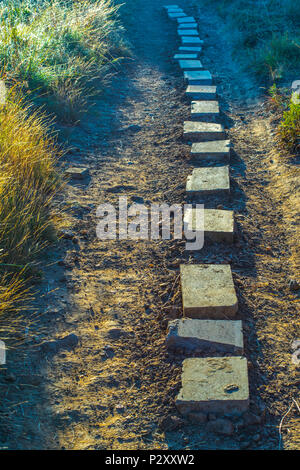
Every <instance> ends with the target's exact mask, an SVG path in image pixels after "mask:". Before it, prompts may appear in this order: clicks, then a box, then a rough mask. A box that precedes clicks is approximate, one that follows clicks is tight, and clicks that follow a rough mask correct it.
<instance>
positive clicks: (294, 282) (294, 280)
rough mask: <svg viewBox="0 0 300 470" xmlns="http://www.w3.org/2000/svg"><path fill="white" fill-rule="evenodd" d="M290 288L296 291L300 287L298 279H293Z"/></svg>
mask: <svg viewBox="0 0 300 470" xmlns="http://www.w3.org/2000/svg"><path fill="white" fill-rule="evenodd" d="M289 288H290V291H291V292H296V291H297V290H299V289H300V284H299V282H298V281H296V279H291V280H290V282H289Z"/></svg>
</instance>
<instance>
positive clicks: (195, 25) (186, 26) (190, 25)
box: [178, 23, 198, 30]
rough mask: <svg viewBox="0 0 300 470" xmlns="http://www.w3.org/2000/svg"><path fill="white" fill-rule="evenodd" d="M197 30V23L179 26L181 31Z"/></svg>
mask: <svg viewBox="0 0 300 470" xmlns="http://www.w3.org/2000/svg"><path fill="white" fill-rule="evenodd" d="M197 28H198V25H197V23H180V24H179V25H178V29H179V30H181V29H197Z"/></svg>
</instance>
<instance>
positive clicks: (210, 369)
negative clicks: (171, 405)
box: [176, 356, 249, 415]
mask: <svg viewBox="0 0 300 470" xmlns="http://www.w3.org/2000/svg"><path fill="white" fill-rule="evenodd" d="M181 383H182V388H181V390H180V392H179V394H178V395H177V398H176V407H177V409H178V410H179V411H180V413H182V414H184V415H185V414H188V413H190V412H191V411H204V412H205V413H224V414H227V413H242V412H244V411H246V410H247V408H248V406H249V384H248V372H247V360H246V358H244V357H240V356H237V357H206V358H190V359H185V360H184V361H183V367H182V378H181Z"/></svg>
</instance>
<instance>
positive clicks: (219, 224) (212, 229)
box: [184, 209, 234, 243]
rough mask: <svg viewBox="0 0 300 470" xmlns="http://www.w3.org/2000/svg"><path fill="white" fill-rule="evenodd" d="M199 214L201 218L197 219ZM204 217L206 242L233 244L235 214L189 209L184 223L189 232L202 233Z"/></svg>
mask: <svg viewBox="0 0 300 470" xmlns="http://www.w3.org/2000/svg"><path fill="white" fill-rule="evenodd" d="M197 212H199V218H197V217H196V215H197ZM203 217H204V240H205V239H209V240H211V241H213V242H226V243H233V235H234V213H233V211H228V210H220V209H188V210H187V211H186V213H185V215H184V222H185V224H187V228H188V230H189V231H194V232H195V231H196V230H198V231H201V230H202V227H203V222H202V221H203Z"/></svg>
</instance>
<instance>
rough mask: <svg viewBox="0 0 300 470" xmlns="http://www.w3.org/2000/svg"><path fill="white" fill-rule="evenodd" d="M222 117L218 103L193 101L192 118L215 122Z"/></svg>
mask: <svg viewBox="0 0 300 470" xmlns="http://www.w3.org/2000/svg"><path fill="white" fill-rule="evenodd" d="M219 115H220V109H219V103H218V101H192V103H191V118H192V119H204V120H209V121H214V120H216V118H218V117H219Z"/></svg>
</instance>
